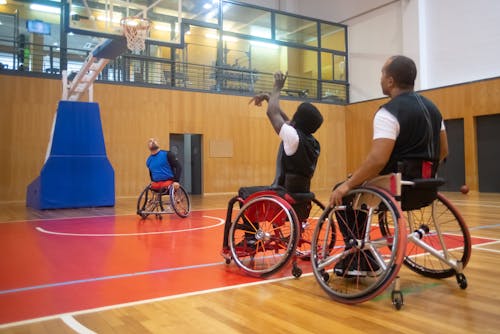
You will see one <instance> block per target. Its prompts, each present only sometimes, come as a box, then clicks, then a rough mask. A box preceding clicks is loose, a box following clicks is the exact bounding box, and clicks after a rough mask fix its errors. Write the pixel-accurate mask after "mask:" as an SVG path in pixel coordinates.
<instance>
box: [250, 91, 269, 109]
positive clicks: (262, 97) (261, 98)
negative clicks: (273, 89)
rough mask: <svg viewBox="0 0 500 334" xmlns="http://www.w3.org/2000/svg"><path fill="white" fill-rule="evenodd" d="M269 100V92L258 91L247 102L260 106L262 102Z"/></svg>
mask: <svg viewBox="0 0 500 334" xmlns="http://www.w3.org/2000/svg"><path fill="white" fill-rule="evenodd" d="M263 101H267V102H269V94H268V93H260V94H257V95H255V96H254V97H252V99H251V100H250V101H249V102H248V104H252V103H253V104H255V105H256V106H258V107H260V106H262V102H263Z"/></svg>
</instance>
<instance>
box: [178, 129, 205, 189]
mask: <svg viewBox="0 0 500 334" xmlns="http://www.w3.org/2000/svg"><path fill="white" fill-rule="evenodd" d="M201 145H202V137H201V135H199V134H185V133H184V134H177V133H175V134H171V135H170V150H171V151H172V152H174V153H175V154H176V155H177V158H178V159H179V161H180V163H181V165H182V176H181V180H180V183H181V184H182V186H183V187H184V189H186V190H187V192H189V193H190V194H201V193H202V160H201V159H202V151H201V148H202V146H201Z"/></svg>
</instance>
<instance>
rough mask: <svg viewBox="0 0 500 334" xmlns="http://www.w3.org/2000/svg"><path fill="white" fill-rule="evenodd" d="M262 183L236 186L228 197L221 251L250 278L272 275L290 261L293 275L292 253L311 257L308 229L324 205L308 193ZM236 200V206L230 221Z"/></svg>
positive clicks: (299, 271)
mask: <svg viewBox="0 0 500 334" xmlns="http://www.w3.org/2000/svg"><path fill="white" fill-rule="evenodd" d="M264 188H265V187H248V188H241V189H240V191H239V194H238V196H235V197H233V198H232V199H231V200H230V201H229V202H228V208H227V216H226V222H225V228H224V241H223V249H222V256H223V257H224V258H225V260H226V264H230V263H231V260H234V262H235V263H236V265H237V266H238V267H239V268H240V269H241V270H242V271H243V272H245V273H246V274H248V275H250V276H254V277H266V276H269V275H272V274H274V273H276V272H277V271H279V270H280V269H281V268H282V267H283V266H285V265H286V264H288V263H289V261H290V260H292V261H293V267H292V274H293V276H294V277H297V278H298V277H300V276H301V275H302V269H301V268H300V267H299V266H298V265H297V258H300V259H303V260H309V259H310V255H311V238H312V233H313V231H314V226H315V225H316V220H317V217H319V215H320V214H321V213H322V212H323V211H324V209H325V206H324V205H323V204H322V203H321V202H320V201H319V200H317V199H316V198H315V195H314V193H312V192H311V193H289V192H286V190H284V189H283V188H267V189H264ZM236 203H238V204H239V206H240V209H239V211H238V213H237V214H236V217H235V218H234V220H233V218H232V215H233V208H234V205H235V204H236Z"/></svg>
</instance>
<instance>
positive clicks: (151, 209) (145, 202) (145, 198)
mask: <svg viewBox="0 0 500 334" xmlns="http://www.w3.org/2000/svg"><path fill="white" fill-rule="evenodd" d="M162 211H163V208H162V206H161V200H160V196H159V195H158V193H156V192H154V191H153V190H151V188H150V186H149V185H148V186H147V187H146V188H145V189H144V190H143V191H142V192H141V194H140V195H139V199H138V200H137V214H138V215H139V216H140V217H141V218H143V219H146V218H147V217H148V216H149V215H150V214H157V213H158V212H162Z"/></svg>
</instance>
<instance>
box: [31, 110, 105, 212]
mask: <svg viewBox="0 0 500 334" xmlns="http://www.w3.org/2000/svg"><path fill="white" fill-rule="evenodd" d="M114 204H115V179H114V170H113V167H112V166H111V163H110V162H109V160H108V158H107V156H106V148H105V146H104V137H103V134H102V126H101V120H100V114H99V106H98V105H97V104H96V103H89V102H70V101H60V102H59V108H58V111H57V117H56V124H55V128H54V135H53V139H52V147H51V151H50V155H49V158H48V159H47V161H46V162H45V165H44V166H43V167H42V170H41V172H40V176H38V177H37V178H36V179H35V180H34V181H33V182H32V183H31V184H30V185H29V186H28V189H27V195H26V205H27V206H28V207H32V208H35V209H61V208H81V207H97V206H114Z"/></svg>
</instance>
